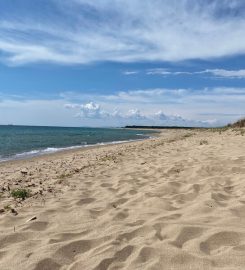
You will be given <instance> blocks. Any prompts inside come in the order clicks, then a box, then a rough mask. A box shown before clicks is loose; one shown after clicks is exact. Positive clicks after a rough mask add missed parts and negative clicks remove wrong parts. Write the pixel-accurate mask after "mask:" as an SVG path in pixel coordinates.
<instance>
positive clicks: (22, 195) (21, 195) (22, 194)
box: [11, 188, 30, 200]
mask: <svg viewBox="0 0 245 270" xmlns="http://www.w3.org/2000/svg"><path fill="white" fill-rule="evenodd" d="M29 195H30V193H29V191H28V190H26V189H21V188H20V189H19V188H18V189H14V190H12V191H11V196H12V197H14V198H15V199H22V200H25V199H26V198H27V197H29Z"/></svg>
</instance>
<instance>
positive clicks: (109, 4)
mask: <svg viewBox="0 0 245 270" xmlns="http://www.w3.org/2000/svg"><path fill="white" fill-rule="evenodd" d="M43 2H45V1H43ZM21 3H23V4H22V5H20V7H22V8H20V9H19V10H15V5H14V4H13V5H12V6H11V7H10V8H9V10H8V12H5V13H4V7H3V5H4V4H5V3H4V1H3V2H2V3H1V4H0V10H2V11H0V18H1V19H0V51H1V60H2V61H3V62H5V63H8V64H10V65H21V64H26V63H32V62H45V61H47V62H57V63H63V64H86V63H92V62H97V61H116V62H135V61H182V60H187V59H196V58H198V59H208V58H214V57H223V56H231V55H237V54H243V53H245V39H244V32H245V16H244V14H245V12H244V11H245V4H244V1H243V0H233V1H228V0H222V1H220V0H213V1H205V4H203V1H201V0H182V1H179V0H178V1H177V0H173V1H168V0H162V1H160V0H152V1H140V0H117V1H112V0H103V1H102V0H98V1H91V0H69V1H68V0H64V1H60V0H50V2H49V3H51V4H52V5H50V12H47V14H44V15H43V14H42V13H41V11H42V8H45V6H42V2H41V1H40V3H39V5H37V7H34V6H33V5H31V1H30V0H28V1H23V2H21ZM5 5H6V4H5ZM31 8H32V12H30V13H28V14H26V13H25V10H28V9H31ZM146 10H147V16H146V13H145V11H146ZM186 48H188V49H186Z"/></svg>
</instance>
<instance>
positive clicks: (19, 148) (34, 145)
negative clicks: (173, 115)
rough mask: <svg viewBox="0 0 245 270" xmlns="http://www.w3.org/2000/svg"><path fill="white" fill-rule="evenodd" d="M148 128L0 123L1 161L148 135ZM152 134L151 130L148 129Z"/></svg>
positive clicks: (136, 138) (135, 138) (141, 137)
mask: <svg viewBox="0 0 245 270" xmlns="http://www.w3.org/2000/svg"><path fill="white" fill-rule="evenodd" d="M148 133H149V131H142V130H130V129H116V128H115V129H109V128H68V127H34V126H0V160H8V159H17V158H25V157H30V156H36V155H40V154H45V153H52V152H57V151H60V150H64V149H72V148H77V147H87V146H89V145H97V144H107V143H119V142H123V141H130V140H139V139H144V138H147V137H149V134H148ZM151 133H153V132H151Z"/></svg>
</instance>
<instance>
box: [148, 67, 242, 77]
mask: <svg viewBox="0 0 245 270" xmlns="http://www.w3.org/2000/svg"><path fill="white" fill-rule="evenodd" d="M145 74H147V75H163V76H177V75H200V74H210V75H212V76H215V77H219V78H228V79H245V69H240V70H226V69H206V70H202V71H192V72H189V71H171V70H168V69H164V68H154V69H148V70H146V71H145Z"/></svg>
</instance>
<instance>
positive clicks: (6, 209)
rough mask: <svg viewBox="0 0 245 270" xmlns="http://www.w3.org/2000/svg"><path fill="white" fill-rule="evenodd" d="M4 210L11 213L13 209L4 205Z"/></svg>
mask: <svg viewBox="0 0 245 270" xmlns="http://www.w3.org/2000/svg"><path fill="white" fill-rule="evenodd" d="M3 208H4V210H5V211H9V210H10V209H11V206H10V205H9V204H7V205H4V207H3Z"/></svg>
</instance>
